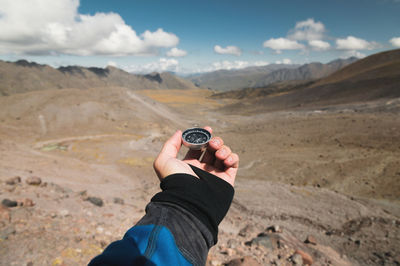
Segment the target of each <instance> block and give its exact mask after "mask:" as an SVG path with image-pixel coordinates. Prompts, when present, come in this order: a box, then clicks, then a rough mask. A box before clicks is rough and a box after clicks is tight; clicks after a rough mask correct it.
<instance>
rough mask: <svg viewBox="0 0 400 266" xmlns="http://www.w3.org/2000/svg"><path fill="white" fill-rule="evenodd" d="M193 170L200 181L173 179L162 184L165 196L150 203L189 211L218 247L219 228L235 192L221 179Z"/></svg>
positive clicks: (189, 177)
mask: <svg viewBox="0 0 400 266" xmlns="http://www.w3.org/2000/svg"><path fill="white" fill-rule="evenodd" d="M190 166H191V168H192V169H193V171H194V172H195V173H196V175H197V176H198V177H199V178H196V177H194V176H192V175H188V174H173V175H170V176H168V177H166V178H165V179H164V180H163V181H162V182H161V184H160V187H161V189H162V192H160V193H157V194H156V195H155V196H154V197H153V198H152V199H151V201H152V202H160V203H161V202H163V203H172V204H176V205H178V206H180V207H182V208H183V209H185V210H187V211H188V212H190V213H191V214H192V215H194V216H195V217H196V218H197V219H198V220H200V221H201V222H202V223H203V224H204V225H205V226H206V227H207V228H208V230H210V232H211V234H212V236H213V239H214V244H216V243H217V240H218V237H217V236H218V225H219V223H220V222H221V221H222V219H223V218H224V217H225V215H226V213H227V212H228V210H229V207H230V205H231V203H232V200H233V195H234V189H233V187H232V186H231V185H230V184H229V183H228V182H226V181H224V180H222V179H221V178H219V177H217V176H215V175H212V174H210V173H208V172H205V171H203V170H201V169H199V168H197V167H194V166H192V165H190Z"/></svg>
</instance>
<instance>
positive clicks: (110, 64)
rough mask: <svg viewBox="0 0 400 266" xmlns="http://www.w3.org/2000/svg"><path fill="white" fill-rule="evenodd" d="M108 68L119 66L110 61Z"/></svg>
mask: <svg viewBox="0 0 400 266" xmlns="http://www.w3.org/2000/svg"><path fill="white" fill-rule="evenodd" d="M107 66H112V67H117V66H118V64H117V63H115V62H114V61H108V63H107Z"/></svg>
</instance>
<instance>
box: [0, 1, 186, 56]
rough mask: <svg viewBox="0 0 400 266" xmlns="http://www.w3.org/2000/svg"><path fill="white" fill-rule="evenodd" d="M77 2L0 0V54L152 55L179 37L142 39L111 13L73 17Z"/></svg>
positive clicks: (157, 35) (156, 35)
mask: <svg viewBox="0 0 400 266" xmlns="http://www.w3.org/2000/svg"><path fill="white" fill-rule="evenodd" d="M78 7H79V0H57V1H54V0H30V1H24V0H9V1H7V0H5V1H4V0H2V1H1V4H0V53H1V54H38V55H46V54H72V55H113V56H123V55H154V54H157V52H158V49H159V48H165V47H174V46H176V45H177V44H178V43H179V38H178V37H177V36H176V35H175V34H173V33H169V32H165V31H164V30H163V29H158V30H156V31H155V32H150V31H145V32H144V33H143V34H141V35H137V33H136V32H135V31H134V30H133V29H132V28H131V26H129V25H127V24H125V22H124V20H123V19H122V18H121V16H119V15H118V14H116V13H96V14H94V15H83V14H79V13H78Z"/></svg>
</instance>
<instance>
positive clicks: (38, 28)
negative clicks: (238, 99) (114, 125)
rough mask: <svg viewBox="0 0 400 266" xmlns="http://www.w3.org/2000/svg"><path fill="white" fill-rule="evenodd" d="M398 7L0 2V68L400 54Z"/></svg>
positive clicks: (174, 67)
mask: <svg viewBox="0 0 400 266" xmlns="http://www.w3.org/2000/svg"><path fill="white" fill-rule="evenodd" d="M399 14H400V0H292V1H289V0H247V1H243V0H242V1H239V0H201V1H199V0H196V1H195V0H130V1H125V0H113V1H106V0H80V1H79V0H0V60H5V61H16V60H19V59H26V60H28V61H34V62H37V63H41V64H49V65H51V66H53V67H59V66H67V65H81V66H87V67H89V66H94V67H106V66H108V65H111V66H116V67H118V68H121V69H124V70H126V71H129V72H133V73H150V72H153V71H158V72H162V71H172V72H176V73H181V74H190V73H199V72H208V71H215V70H220V69H239V68H244V67H248V66H261V65H267V64H273V63H278V64H305V63H310V62H322V63H327V62H329V61H332V60H335V59H337V58H347V57H350V56H356V57H359V58H362V57H365V56H368V55H370V54H374V53H377V52H380V51H385V50H390V49H396V48H400V15H399Z"/></svg>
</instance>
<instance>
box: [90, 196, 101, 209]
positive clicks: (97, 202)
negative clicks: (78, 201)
mask: <svg viewBox="0 0 400 266" xmlns="http://www.w3.org/2000/svg"><path fill="white" fill-rule="evenodd" d="M86 200H87V201H89V202H90V203H92V204H94V205H96V206H99V207H102V206H103V205H104V203H103V200H102V199H101V198H98V197H87V199H86Z"/></svg>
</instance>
